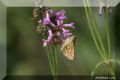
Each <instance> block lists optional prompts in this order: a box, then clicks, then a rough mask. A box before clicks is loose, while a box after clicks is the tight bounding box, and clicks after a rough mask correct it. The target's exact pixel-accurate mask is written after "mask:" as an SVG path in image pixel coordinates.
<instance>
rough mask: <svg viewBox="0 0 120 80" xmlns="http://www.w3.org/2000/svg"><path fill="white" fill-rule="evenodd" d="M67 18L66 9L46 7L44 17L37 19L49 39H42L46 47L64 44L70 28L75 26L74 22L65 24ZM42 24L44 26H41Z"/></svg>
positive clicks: (69, 34)
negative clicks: (58, 9)
mask: <svg viewBox="0 0 120 80" xmlns="http://www.w3.org/2000/svg"><path fill="white" fill-rule="evenodd" d="M65 19H66V16H65V11H64V10H61V11H54V10H51V9H45V12H44V15H43V18H42V19H40V20H39V21H37V22H38V23H39V24H38V26H39V27H38V29H39V28H40V29H42V28H44V27H45V29H43V32H44V35H46V36H47V37H46V38H47V39H42V43H43V46H44V47H46V46H48V45H52V44H62V43H63V42H64V40H66V39H67V38H68V37H69V36H71V35H72V33H70V30H69V28H74V23H70V24H64V20H65ZM40 25H42V26H40Z"/></svg>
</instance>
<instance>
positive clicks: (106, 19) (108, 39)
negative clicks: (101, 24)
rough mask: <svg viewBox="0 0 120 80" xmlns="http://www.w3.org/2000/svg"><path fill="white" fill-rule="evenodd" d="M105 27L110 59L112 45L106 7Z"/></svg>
mask: <svg viewBox="0 0 120 80" xmlns="http://www.w3.org/2000/svg"><path fill="white" fill-rule="evenodd" d="M104 19H105V28H106V36H107V43H108V54H109V60H110V59H111V47H110V46H111V45H110V36H109V29H108V15H107V9H105V15H104Z"/></svg>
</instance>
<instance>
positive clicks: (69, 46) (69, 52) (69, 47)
mask: <svg viewBox="0 0 120 80" xmlns="http://www.w3.org/2000/svg"><path fill="white" fill-rule="evenodd" d="M73 40H74V37H70V38H68V39H67V40H66V41H65V42H64V44H63V45H62V47H61V51H62V53H63V55H64V56H66V57H67V58H68V59H69V60H73V59H74V43H73Z"/></svg>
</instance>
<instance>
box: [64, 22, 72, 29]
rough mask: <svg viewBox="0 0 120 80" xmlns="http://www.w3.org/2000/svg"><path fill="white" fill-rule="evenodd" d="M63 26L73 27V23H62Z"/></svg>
mask: <svg viewBox="0 0 120 80" xmlns="http://www.w3.org/2000/svg"><path fill="white" fill-rule="evenodd" d="M63 26H64V27H71V28H74V23H70V24H63Z"/></svg>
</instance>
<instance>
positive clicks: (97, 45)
mask: <svg viewBox="0 0 120 80" xmlns="http://www.w3.org/2000/svg"><path fill="white" fill-rule="evenodd" d="M84 5H85V6H86V2H84ZM85 12H86V16H87V20H88V24H89V28H90V31H91V34H92V38H93V40H94V43H95V45H96V47H97V49H98V51H99V53H100V55H101V56H102V58H103V59H104V60H105V57H104V55H103V54H102V51H101V49H100V46H99V44H98V42H97V40H96V38H95V34H94V32H93V30H92V24H91V22H90V18H89V12H88V9H87V7H85Z"/></svg>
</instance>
